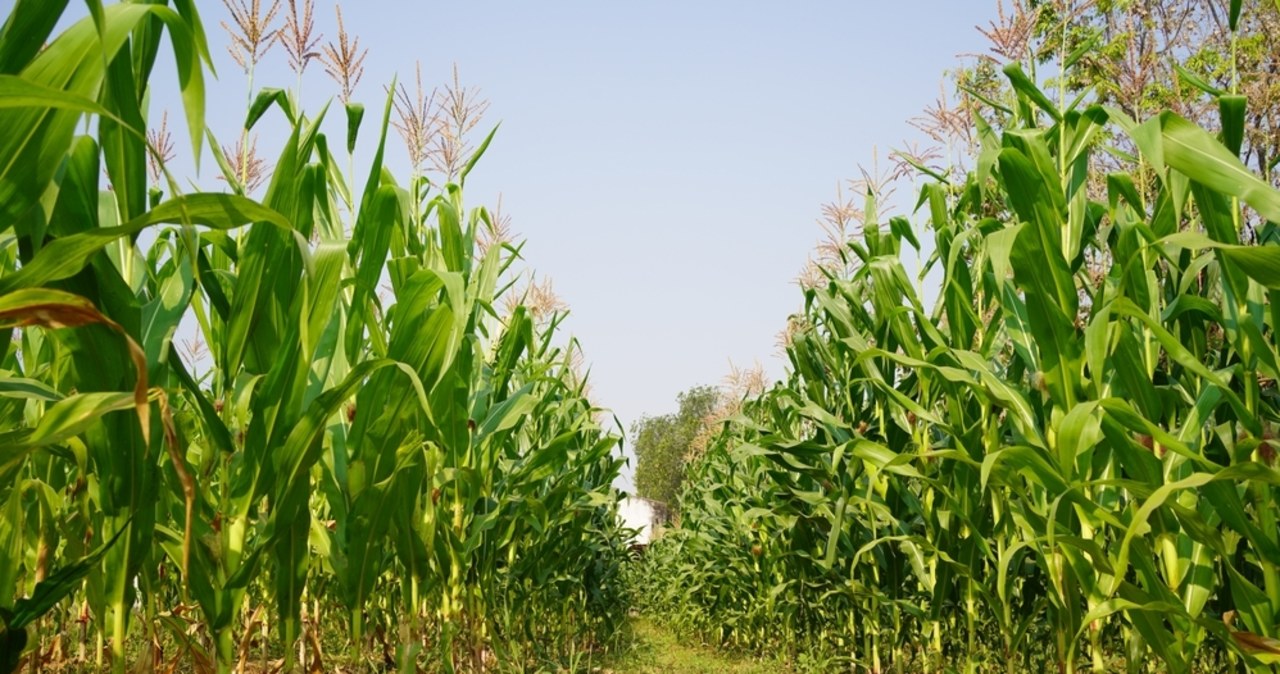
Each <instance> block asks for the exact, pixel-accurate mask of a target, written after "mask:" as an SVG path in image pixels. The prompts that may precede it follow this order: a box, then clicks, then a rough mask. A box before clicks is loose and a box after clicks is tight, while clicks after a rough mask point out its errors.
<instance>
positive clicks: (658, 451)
mask: <svg viewBox="0 0 1280 674" xmlns="http://www.w3.org/2000/svg"><path fill="white" fill-rule="evenodd" d="M721 396H722V394H721V392H720V389H718V388H716V387H715V386H695V387H693V388H691V389H689V390H688V391H685V392H684V393H681V394H680V395H679V396H678V397H677V398H676V400H677V402H678V404H679V409H678V410H677V411H676V412H674V413H672V414H663V415H661V416H656V417H651V416H644V417H642V418H641V419H640V420H639V421H637V422H635V423H634V424H632V426H631V437H632V438H634V442H635V445H634V446H635V454H636V461H637V463H636V494H638V495H640V496H643V497H645V498H648V499H653V500H655V501H661V502H663V503H666V504H667V505H668V506H670V507H672V508H675V507H676V502H675V501H676V497H677V496H679V495H680V489H681V487H682V486H683V482H684V466H685V460H686V456H687V455H688V453H689V449H690V446H691V445H692V444H693V442H694V440H695V438H697V437H698V435H699V433H700V432H701V430H702V428H703V426H704V425H705V424H706V422H707V419H708V418H710V417H711V416H712V415H713V413H714V412H715V410H716V409H717V408H719V407H720V403H721V400H720V399H721Z"/></svg>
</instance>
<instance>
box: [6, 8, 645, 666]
mask: <svg viewBox="0 0 1280 674" xmlns="http://www.w3.org/2000/svg"><path fill="white" fill-rule="evenodd" d="M67 5H68V3H67V2H47V1H45V0H19V2H17V3H16V5H15V7H14V9H13V11H12V13H11V14H10V15H9V16H8V18H7V20H6V23H5V26H4V28H3V31H2V32H0V73H3V74H0V93H3V96H0V126H3V128H5V129H6V133H5V134H4V135H3V138H0V211H3V216H2V217H0V323H2V324H3V326H4V327H6V328H10V327H14V328H19V330H15V331H10V330H8V329H6V330H4V331H3V332H0V434H2V437H3V441H2V442H0V446H2V447H3V449H2V450H0V473H2V476H0V510H2V511H3V513H4V514H3V516H2V517H0V588H12V591H5V592H0V618H2V619H3V632H0V645H2V646H3V648H2V649H0V652H2V657H0V669H3V670H4V671H11V670H13V669H15V668H16V667H17V666H18V665H19V664H20V663H22V662H27V663H30V666H31V667H33V668H35V669H39V668H40V667H42V666H44V665H45V664H47V661H48V660H50V658H51V657H52V659H53V660H54V661H55V662H54V663H53V664H67V663H78V664H77V666H89V665H90V664H91V663H94V662H96V663H97V664H98V665H102V666H110V668H111V669H112V670H114V671H121V672H122V671H126V670H133V669H135V668H137V667H144V666H145V667H148V668H150V667H168V666H170V665H171V664H176V663H180V662H186V663H189V664H192V665H194V667H195V668H196V669H198V670H201V671H204V670H216V671H230V670H231V669H232V668H234V667H239V668H241V669H243V667H244V666H246V662H247V660H249V659H251V658H252V659H256V658H259V657H261V658H264V659H269V660H270V661H271V663H270V664H271V666H279V667H283V668H285V669H286V670H294V669H297V668H299V667H302V666H306V667H308V668H310V669H311V670H313V671H319V670H325V669H329V668H332V667H333V666H335V663H336V662H337V661H342V662H344V663H346V666H360V665H361V664H362V663H369V664H376V665H377V666H379V667H383V666H386V667H394V668H398V669H400V670H401V671H414V670H415V669H416V668H417V667H419V666H422V667H428V668H430V669H439V670H443V671H456V670H467V671H486V670H494V669H511V670H523V669H526V668H529V667H559V666H565V667H570V668H577V667H580V666H582V665H581V663H582V662H583V661H584V658H585V657H587V656H590V654H592V653H593V652H596V651H597V650H598V649H600V648H601V647H603V646H606V645H607V644H608V643H609V641H610V639H611V638H612V635H613V634H614V632H615V631H616V628H617V626H618V624H619V621H620V620H622V619H623V617H624V614H625V608H626V607H625V604H624V602H623V596H622V594H621V588H620V586H619V584H618V580H617V579H618V575H619V569H620V564H621V562H622V561H623V559H624V555H625V547H624V538H623V535H622V531H621V530H620V529H619V525H618V524H617V522H616V520H615V516H614V507H615V501H616V498H617V496H616V493H615V491H614V490H613V488H612V486H611V483H612V481H613V479H614V477H615V476H616V475H617V472H618V469H619V463H620V460H619V459H617V458H616V457H615V456H614V453H613V451H612V450H613V449H614V448H615V446H616V444H617V443H618V440H619V439H618V437H617V436H616V435H614V434H612V433H610V432H607V431H606V430H604V429H603V428H602V427H601V426H600V425H599V424H598V423H597V422H596V420H595V419H596V416H597V412H598V410H597V409H595V408H594V407H593V406H592V404H591V402H590V401H589V400H588V399H587V397H586V395H585V394H584V387H585V381H584V380H583V379H582V378H581V377H580V376H579V375H578V374H577V372H576V370H575V367H574V362H575V361H574V358H575V353H576V352H577V351H578V346H577V344H576V343H573V342H569V343H568V344H567V345H566V344H564V341H563V340H561V339H558V338H557V334H558V328H559V325H560V323H561V322H562V320H563V318H564V313H563V311H553V312H538V313H534V312H531V311H530V309H529V308H527V307H526V306H525V305H524V303H523V302H521V301H520V299H519V297H518V296H516V295H515V294H514V291H513V290H512V285H513V284H514V283H515V282H516V277H515V276H514V275H513V273H512V272H511V271H510V269H511V265H512V263H513V262H514V261H515V260H516V259H517V257H518V247H516V246H513V245H512V244H510V243H506V242H503V241H499V240H497V239H495V237H494V234H495V233H496V232H498V230H499V229H500V223H499V222H497V221H495V217H494V215H493V214H492V213H491V212H490V211H488V210H486V209H484V208H476V209H468V208H467V207H466V206H465V205H464V202H463V197H462V189H463V184H464V183H465V181H466V179H467V177H468V174H469V173H470V171H471V170H472V168H473V167H474V165H475V163H476V161H477V160H478V159H479V157H480V156H481V154H483V152H484V150H485V148H486V147H487V146H488V144H489V141H490V139H491V138H492V134H490V136H489V137H488V138H485V139H484V141H483V142H482V143H479V144H478V145H477V146H476V147H475V149H474V151H471V149H470V147H469V146H467V145H466V144H465V143H464V141H463V139H461V138H458V137H456V136H460V135H461V133H462V132H463V131H466V130H469V129H470V127H467V128H466V129H460V128H453V129H446V130H445V131H443V132H442V133H444V136H443V137H442V139H440V140H439V143H440V144H439V145H438V147H439V148H441V151H442V152H444V151H446V150H447V151H448V152H450V153H451V154H448V155H447V158H446V159H445V160H444V161H445V162H446V164H447V166H448V168H449V170H448V172H447V174H446V175H445V176H443V177H442V178H441V179H440V180H439V181H432V180H431V179H429V178H427V177H425V176H421V175H414V176H413V178H412V180H411V181H410V182H409V183H408V184H401V183H398V182H397V180H396V179H395V178H394V177H393V176H392V174H391V173H390V172H389V171H388V170H387V168H386V162H385V156H386V150H387V148H386V141H387V137H388V134H387V131H388V128H389V127H390V126H391V118H392V109H393V102H394V97H393V93H392V92H390V91H389V92H388V96H387V99H386V101H385V102H384V104H383V106H382V107H381V108H380V109H379V112H380V113H381V114H380V115H379V118H378V119H377V120H375V122H376V123H377V124H378V125H379V126H378V127H376V129H375V132H376V133H377V134H378V135H377V136H376V139H377V143H376V144H377V149H376V152H375V154H374V157H373V159H372V161H371V162H370V163H369V165H367V166H366V167H364V168H365V170H364V171H363V173H362V174H361V175H359V176H357V175H355V174H353V172H352V165H353V160H352V158H351V153H352V151H353V149H354V146H355V139H356V136H357V133H358V132H359V130H360V127H361V125H362V121H363V119H364V115H363V112H364V108H363V107H362V106H360V105H359V104H358V103H355V102H354V101H351V100H350V99H351V95H352V93H353V88H354V83H355V82H356V81H358V79H359V76H360V72H361V62H362V60H363V52H360V51H359V50H358V47H357V46H356V44H357V43H356V42H355V41H354V40H351V41H349V40H348V36H347V34H346V33H345V31H343V30H340V34H339V41H338V43H337V44H330V45H329V46H327V47H325V48H324V54H325V56H324V58H325V60H326V65H328V66H329V69H330V72H331V74H333V75H334V76H335V78H336V79H338V80H339V83H340V86H341V95H340V97H341V102H342V103H343V107H344V111H345V113H346V120H345V122H346V124H345V126H344V127H343V128H345V130H346V136H345V137H343V138H339V139H338V140H337V142H331V140H330V138H329V136H328V135H327V134H326V132H325V130H324V129H325V128H326V126H325V125H324V122H325V119H326V116H327V113H328V108H327V107H326V108H325V109H322V110H320V111H319V112H318V113H315V114H308V113H307V112H305V111H303V110H302V109H301V108H300V107H299V104H298V93H299V92H298V91H296V90H295V91H286V90H281V89H273V88H263V89H253V88H252V87H253V84H252V79H251V80H250V82H251V85H250V86H251V99H250V104H249V106H248V109H247V113H246V122H245V124H244V128H243V131H242V133H241V138H240V141H239V142H238V143H237V144H236V145H235V147H234V149H233V150H230V151H228V150H224V149H222V148H221V146H220V145H219V144H218V143H217V142H216V139H215V138H214V137H213V135H212V133H211V132H209V131H208V130H207V129H206V126H205V123H204V97H205V89H204V77H205V76H206V69H207V68H208V67H210V66H211V55H210V53H209V50H208V47H207V41H206V37H205V33H204V29H203V25H202V22H201V20H200V17H199V15H198V13H197V11H196V6H195V4H194V3H192V2H191V1H190V0H175V1H174V2H173V3H171V6H170V5H167V4H163V3H162V4H135V3H120V4H113V5H109V6H103V5H102V4H101V3H98V2H90V3H89V8H90V16H89V17H88V18H85V19H83V20H81V21H79V22H77V23H74V24H73V25H71V27H69V28H68V29H66V30H65V31H64V32H62V33H61V34H58V35H53V34H52V30H53V27H54V26H55V24H56V23H57V22H58V20H59V18H60V17H61V16H62V14H63V12H64V11H65V10H66V8H67ZM275 7H276V5H275V4H272V5H271V6H270V7H268V8H262V7H260V3H257V2H253V3H250V4H244V3H241V4H239V5H236V7H235V9H236V10H237V12H236V13H235V17H236V22H237V25H238V26H239V27H240V28H241V29H245V28H246V26H247V27H248V28H249V29H248V30H242V31H241V33H242V39H241V40H238V41H236V42H235V47H236V48H235V50H234V53H235V55H236V56H237V61H238V62H239V63H240V65H242V66H244V68H245V69H246V70H247V71H250V72H251V71H252V69H253V67H254V65H256V64H257V63H258V62H259V60H260V59H261V58H263V57H264V56H265V55H266V54H267V49H268V48H269V47H270V45H271V42H272V41H273V40H275V39H276V36H278V35H281V33H277V32H274V28H273V27H272V25H271V22H272V18H271V17H272V14H273V12H274V11H275ZM310 14H311V5H310V3H304V6H303V8H302V13H301V15H300V14H299V12H298V8H297V7H296V6H295V4H294V3H290V11H289V13H288V15H289V18H290V24H289V26H290V31H291V32H290V31H286V32H285V33H284V34H283V35H284V36H285V37H286V38H287V39H286V46H287V47H288V48H289V52H290V58H291V59H292V60H293V61H294V64H295V71H296V72H297V73H298V76H299V81H298V87H299V88H300V86H301V75H302V70H303V69H304V68H305V66H306V63H307V62H308V61H309V60H310V59H311V58H317V57H319V52H316V50H315V48H316V45H317V44H318V42H317V40H318V38H317V37H313V36H312V35H311V27H310V23H311V19H310ZM46 41H48V45H47V46H44V47H42V45H43V44H44V43H45V42H46ZM161 41H168V42H169V44H170V45H171V47H172V51H173V53H174V55H175V58H176V60H177V65H178V85H179V87H180V88H181V90H182V100H183V102H184V105H185V118H186V122H187V124H186V134H185V135H187V136H188V139H189V144H190V152H191V154H192V156H196V157H198V156H200V155H201V153H202V148H203V147H205V146H206V145H207V146H208V148H209V150H210V151H211V152H212V154H213V156H214V158H215V160H216V165H217V168H218V169H220V172H221V174H222V179H223V180H224V181H225V184H226V186H227V190H226V191H223V192H217V193H214V192H192V193H184V192H183V191H182V190H181V189H180V184H181V183H180V181H179V180H177V179H176V178H175V177H173V176H171V175H170V174H169V173H168V172H167V170H165V168H164V163H165V160H166V158H167V157H168V156H171V153H172V152H173V149H172V146H171V145H170V143H169V141H168V140H167V132H164V131H153V133H152V134H151V136H150V137H151V138H152V139H153V140H154V142H152V141H149V140H148V129H149V128H152V127H153V126H155V124H154V121H155V119H156V118H155V117H154V116H152V115H150V114H149V111H148V110H147V106H146V101H147V99H148V91H149V90H150V88H152V87H157V86H165V85H166V84H167V83H166V82H165V81H164V79H163V78H161V77H153V76H152V69H153V66H154V65H155V61H156V60H157V53H158V52H159V46H160V43H161ZM449 91H456V87H455V88H451V89H449ZM454 102H455V103H456V101H454ZM461 109H462V111H463V112H466V111H467V108H465V106H464V107H463V108H461ZM266 115H279V116H282V117H283V118H284V121H285V123H286V127H287V128H288V129H289V132H288V134H287V136H286V137H284V138H282V139H281V141H282V142H281V143H280V144H279V145H277V146H276V147H275V148H274V149H273V151H274V152H276V156H275V157H274V163H272V164H271V169H270V171H266V170H264V168H265V163H264V162H265V159H264V158H261V157H258V156H257V154H256V151H255V150H253V149H252V148H253V145H252V143H251V142H250V140H251V139H252V129H253V128H254V127H255V126H256V125H257V124H258V123H259V122H260V120H261V119H262V118H263V117H264V116H266ZM148 120H151V123H149V121H148ZM472 126H474V123H472ZM437 132H438V130H437ZM343 145H345V147H346V151H347V153H348V161H347V162H346V163H347V168H346V170H344V169H343V167H342V166H341V162H340V160H339V158H338V157H337V156H335V154H336V153H337V152H338V150H337V149H336V148H338V147H341V146H343ZM463 153H465V154H463ZM149 161H150V162H151V167H152V169H153V174H154V175H155V176H156V179H157V182H156V183H155V184H152V183H149V181H148V174H147V169H148V162H149ZM104 173H105V176H106V185H105V186H104V184H103V179H102V176H103V174H104ZM258 180H261V181H262V184H261V189H260V190H258V189H256V188H257V187H258V186H257V185H256V184H255V183H256V181H258ZM258 193H260V194H261V197H260V198H257V199H255V198H250V197H249V196H247V195H249V194H258ZM144 231H149V234H148V235H147V236H145V237H141V238H140V236H141V234H142V233H143V232H144ZM144 241H150V242H151V243H149V244H147V245H145V247H144V245H143V243H142V242H144ZM482 241H483V242H485V244H484V245H482V243H481V242H482ZM495 242H496V243H495ZM513 297H514V298H515V299H514V300H512V301H510V302H504V300H510V299H511V298H513ZM189 317H190V318H194V322H195V324H196V325H197V326H198V331H199V343H200V345H201V346H200V347H199V349H198V351H199V352H200V353H201V354H205V359H204V361H203V363H204V364H203V365H202V366H200V367H195V366H194V364H193V363H192V362H189V361H187V360H184V357H183V354H182V353H181V352H180V350H179V348H178V346H177V345H176V344H175V342H174V336H175V333H176V331H177V329H178V326H179V324H180V323H181V322H182V321H183V320H184V319H187V318H189ZM335 632H345V633H346V639H345V648H346V649H348V650H349V652H350V654H349V655H347V656H343V655H342V654H341V653H334V652H333V648H332V647H331V646H326V645H325V641H326V638H327V637H331V636H332V635H333V634H334V633H335ZM268 635H269V637H270V642H267V641H265V640H263V639H260V638H259V637H263V636H268ZM55 651H56V652H57V653H58V654H60V655H58V656H57V657H53V656H51V654H53V653H55ZM104 655H105V657H104Z"/></svg>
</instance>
